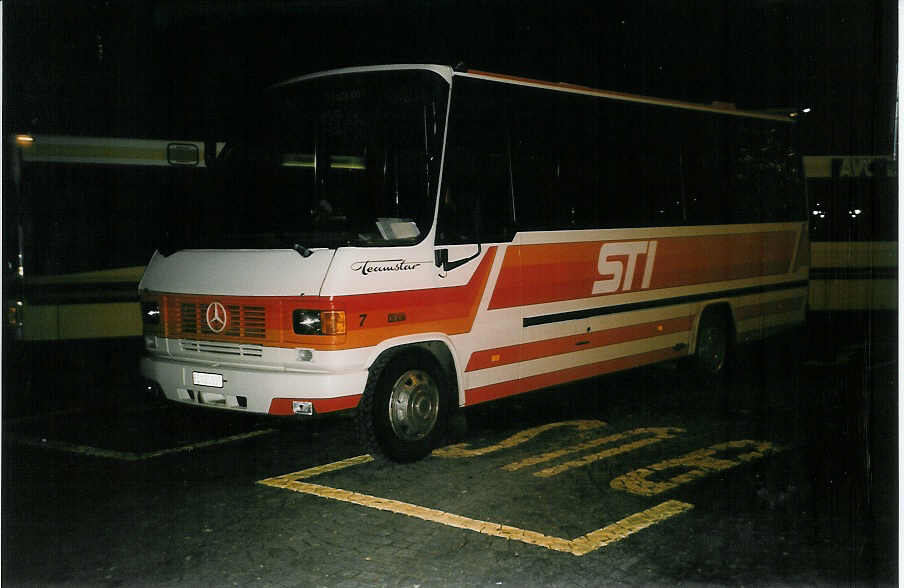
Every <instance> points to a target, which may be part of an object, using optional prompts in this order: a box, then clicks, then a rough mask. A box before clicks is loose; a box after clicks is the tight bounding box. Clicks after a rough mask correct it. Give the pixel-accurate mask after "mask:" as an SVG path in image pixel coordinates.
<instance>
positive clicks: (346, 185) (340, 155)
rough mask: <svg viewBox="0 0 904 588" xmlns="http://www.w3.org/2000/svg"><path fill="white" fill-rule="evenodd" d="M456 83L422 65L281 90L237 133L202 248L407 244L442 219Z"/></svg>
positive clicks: (202, 219) (218, 169)
mask: <svg viewBox="0 0 904 588" xmlns="http://www.w3.org/2000/svg"><path fill="white" fill-rule="evenodd" d="M447 95H448V85H447V84H446V82H445V81H444V80H443V78H441V77H440V76H439V75H437V74H435V73H432V72H430V71H425V70H402V71H375V72H367V73H354V74H345V75H339V76H332V77H323V78H315V79H312V80H308V81H303V82H300V83H295V84H291V85H286V86H282V87H277V88H276V89H274V90H271V91H270V92H269V96H267V99H266V101H265V106H264V107H262V108H261V109H260V110H259V111H258V112H256V113H254V119H255V121H254V124H253V125H252V126H249V127H248V129H247V130H245V131H244V132H243V133H242V136H240V137H238V138H237V139H236V140H233V141H228V142H227V144H226V146H225V147H224V148H223V150H222V151H221V153H220V155H219V156H218V158H217V165H215V166H214V167H215V172H214V174H215V177H216V178H215V180H214V190H213V193H212V194H210V196H209V197H208V198H206V199H205V200H206V202H201V203H196V206H197V207H199V210H198V213H199V215H200V216H199V219H198V221H199V222H197V223H196V224H195V230H196V231H197V233H196V235H197V237H196V239H197V240H195V239H191V240H192V241H195V243H193V245H194V246H199V247H228V248H293V247H295V248H297V249H300V250H302V251H303V250H304V249H306V248H318V247H329V248H335V247H340V246H343V245H358V246H369V245H380V246H387V245H403V244H412V243H415V242H418V241H420V240H421V239H422V238H423V237H424V236H425V235H426V234H427V233H428V232H429V230H430V227H431V223H432V221H433V213H434V206H435V197H436V196H435V194H436V191H437V190H436V185H437V177H438V174H439V160H440V149H441V147H442V138H443V124H444V121H445V107H446V100H447Z"/></svg>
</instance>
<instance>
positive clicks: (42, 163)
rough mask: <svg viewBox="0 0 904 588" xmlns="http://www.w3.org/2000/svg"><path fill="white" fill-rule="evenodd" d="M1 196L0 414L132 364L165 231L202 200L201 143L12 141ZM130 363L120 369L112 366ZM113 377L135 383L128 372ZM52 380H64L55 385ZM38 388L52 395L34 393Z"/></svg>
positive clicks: (18, 136) (46, 137)
mask: <svg viewBox="0 0 904 588" xmlns="http://www.w3.org/2000/svg"><path fill="white" fill-rule="evenodd" d="M6 147H7V149H6V153H7V154H8V156H7V157H6V161H7V168H6V172H7V173H6V174H4V178H5V179H4V181H5V183H4V188H5V189H4V198H3V256H4V259H3V303H4V315H5V316H4V324H5V329H4V354H3V355H4V414H6V415H8V414H10V413H11V412H13V413H14V412H16V411H17V410H20V409H21V410H32V409H33V408H37V407H36V406H32V405H34V404H35V403H36V402H38V399H39V398H42V397H50V398H49V399H48V402H54V400H53V397H59V398H63V397H69V396H73V394H71V392H73V391H75V390H77V389H82V388H98V387H99V386H96V385H95V382H94V381H93V379H94V377H95V376H94V374H97V373H99V372H102V371H104V370H108V369H109V366H114V365H124V366H131V365H133V364H134V356H135V355H137V353H138V349H140V336H141V320H140V311H139V304H138V281H139V279H140V278H141V274H142V273H143V271H144V266H145V264H146V263H147V258H148V255H149V252H150V251H153V249H154V246H155V244H156V243H159V242H160V241H161V240H162V239H163V238H165V237H166V235H165V234H162V233H161V231H162V230H169V229H168V228H167V227H168V223H166V222H163V221H164V219H165V218H169V217H170V216H171V215H172V214H173V212H174V211H176V213H178V210H179V203H180V201H182V200H183V199H184V198H185V196H186V195H187V194H191V195H193V196H194V197H199V196H200V195H201V194H203V193H204V191H205V189H206V188H205V186H206V182H207V170H206V169H205V168H206V163H205V153H206V149H205V145H204V143H202V142H198V141H167V140H149V139H125V138H103V137H76V136H62V135H39V134H36V135H32V134H24V133H21V134H16V135H12V136H10V137H8V138H7V144H6ZM123 354H124V355H125V358H124V359H123V361H121V362H113V361H111V359H112V358H114V357H119V356H121V355H123ZM120 371H122V373H121V374H117V375H116V376H115V377H114V378H113V379H114V380H120V381H123V382H126V381H128V380H129V379H130V378H134V376H133V375H132V374H129V373H126V369H125V368H122V369H121V370H120ZM50 374H59V377H56V376H51V375H50ZM35 386H42V387H44V388H46V389H49V390H53V391H55V392H53V393H51V394H33V393H32V392H31V390H32V388H34V387H35Z"/></svg>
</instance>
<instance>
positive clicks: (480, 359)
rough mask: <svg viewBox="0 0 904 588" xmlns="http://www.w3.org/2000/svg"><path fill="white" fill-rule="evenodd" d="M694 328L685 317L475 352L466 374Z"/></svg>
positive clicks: (690, 319)
mask: <svg viewBox="0 0 904 588" xmlns="http://www.w3.org/2000/svg"><path fill="white" fill-rule="evenodd" d="M691 324H692V317H689V316H685V317H678V318H673V319H666V320H661V321H653V322H649V323H641V324H636V325H629V326H627V327H616V328H612V329H604V330H601V331H594V332H591V333H579V334H577V335H568V336H565V337H555V338H553V339H545V340H543V341H532V342H530V343H522V344H520V345H508V346H506V347H497V348H495V349H485V350H482V351H475V352H474V353H472V354H471V358H470V359H469V360H468V366H467V367H466V368H465V371H466V372H472V371H476V370H482V369H486V368H491V367H498V366H501V365H508V364H512V363H517V362H521V361H529V360H532V359H540V358H543V357H549V356H553V355H561V354H563V353H571V352H573V351H584V350H586V349H594V348H597V347H603V346H606V345H614V344H616V343H625V342H627V341H636V340H639V339H648V338H650V337H658V336H661V335H669V334H671V333H679V332H681V331H689V330H690V328H691Z"/></svg>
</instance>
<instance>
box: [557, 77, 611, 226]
mask: <svg viewBox="0 0 904 588" xmlns="http://www.w3.org/2000/svg"><path fill="white" fill-rule="evenodd" d="M599 102H600V101H599V99H598V98H591V97H588V96H574V95H568V94H566V95H564V96H561V97H560V98H559V101H558V107H559V113H558V119H559V120H558V125H557V130H558V135H559V149H558V172H559V198H558V199H557V202H558V206H555V209H556V215H555V217H556V219H557V220H558V222H557V223H556V228H560V229H584V228H595V227H597V226H598V225H599V217H600V205H601V198H600V178H599V171H600V166H599V160H600V157H601V152H600V146H599V137H598V135H597V129H598V128H599Z"/></svg>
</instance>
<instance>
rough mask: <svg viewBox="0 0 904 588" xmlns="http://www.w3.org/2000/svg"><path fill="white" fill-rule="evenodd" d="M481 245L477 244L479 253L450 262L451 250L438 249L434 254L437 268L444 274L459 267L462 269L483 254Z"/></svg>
mask: <svg viewBox="0 0 904 588" xmlns="http://www.w3.org/2000/svg"><path fill="white" fill-rule="evenodd" d="M481 250H482V249H481V245H480V243H478V244H477V253H475V254H474V255H472V256H470V257H465V258H463V259H456V260H455V261H449V250H448V249H436V250H434V252H433V257H434V260H435V261H436V267H440V268H442V269H443V271H444V272H448V271H451V270H454V269H455V268H457V267H461V266H463V265H464V264H466V263H468V262H469V261H471V260H472V259H476V258H477V256H478V255H480V252H481Z"/></svg>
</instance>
